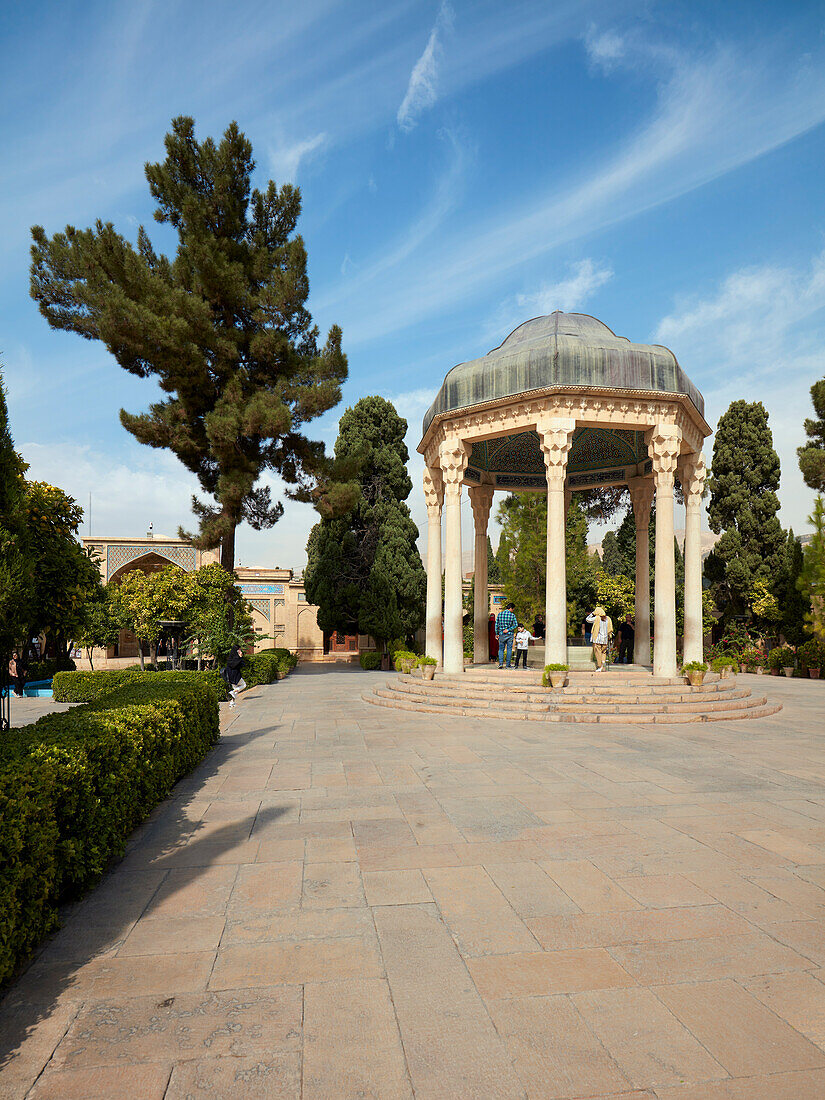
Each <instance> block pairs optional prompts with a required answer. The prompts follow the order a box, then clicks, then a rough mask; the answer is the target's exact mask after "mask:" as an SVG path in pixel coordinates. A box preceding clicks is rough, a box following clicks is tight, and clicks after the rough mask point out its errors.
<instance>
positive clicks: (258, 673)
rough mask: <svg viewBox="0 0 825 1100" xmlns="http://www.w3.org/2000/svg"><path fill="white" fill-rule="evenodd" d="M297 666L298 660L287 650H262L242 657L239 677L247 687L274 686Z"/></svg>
mask: <svg viewBox="0 0 825 1100" xmlns="http://www.w3.org/2000/svg"><path fill="white" fill-rule="evenodd" d="M297 664H298V658H297V657H296V656H295V654H294V653H291V652H290V651H289V650H288V649H262V650H261V652H260V653H252V654H249V655H248V656H246V657H244V662H243V668H242V669H241V676H243V678H244V680H246V684H247V687H257V686H258V685H259V684H274V683H275V681H276V680H282V679H283V678H284V676H286V675H287V673H288V672H291V671H292V669H293V668H295V666H296V665H297Z"/></svg>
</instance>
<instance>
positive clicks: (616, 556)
mask: <svg viewBox="0 0 825 1100" xmlns="http://www.w3.org/2000/svg"><path fill="white" fill-rule="evenodd" d="M602 569H603V570H604V572H605V573H607V575H608V576H609V577H620V576H622V577H633V576H635V569H634V571H633V573H628V572H627V566H626V565H625V560H624V554H623V553H622V551H621V549H620V547H619V542H618V539H617V537H616V532H615V531H607V532H606V534H605V536H604V538H603V539H602Z"/></svg>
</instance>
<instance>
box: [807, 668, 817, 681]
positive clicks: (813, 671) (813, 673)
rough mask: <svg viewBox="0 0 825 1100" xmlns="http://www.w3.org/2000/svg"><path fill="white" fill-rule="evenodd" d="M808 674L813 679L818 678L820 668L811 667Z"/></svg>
mask: <svg viewBox="0 0 825 1100" xmlns="http://www.w3.org/2000/svg"><path fill="white" fill-rule="evenodd" d="M808 675H809V676H810V678H811V679H812V680H818V679H819V669H818V668H809V669H808Z"/></svg>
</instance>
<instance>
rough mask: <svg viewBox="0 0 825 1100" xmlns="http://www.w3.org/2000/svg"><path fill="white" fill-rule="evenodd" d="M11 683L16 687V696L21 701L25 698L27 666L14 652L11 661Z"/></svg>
mask: <svg viewBox="0 0 825 1100" xmlns="http://www.w3.org/2000/svg"><path fill="white" fill-rule="evenodd" d="M9 682H10V683H11V684H12V685H13V686H14V694H15V695H16V696H17V697H18V699H21V698H22V697H23V688H24V687H25V686H26V666H25V664H24V662H23V658H22V657H20V656H19V655H18V653H17V650H15V651H14V653H12V655H11V660H10V661H9Z"/></svg>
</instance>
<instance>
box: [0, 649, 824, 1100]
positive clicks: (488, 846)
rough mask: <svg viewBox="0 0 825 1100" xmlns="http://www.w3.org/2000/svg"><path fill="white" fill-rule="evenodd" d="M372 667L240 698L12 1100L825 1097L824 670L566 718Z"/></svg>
mask: <svg viewBox="0 0 825 1100" xmlns="http://www.w3.org/2000/svg"><path fill="white" fill-rule="evenodd" d="M384 678H386V674H384ZM380 679H381V674H378V673H363V672H361V671H360V670H359V669H352V668H346V667H342V666H335V667H325V668H318V667H314V668H313V667H312V666H309V667H305V668H303V669H299V670H298V671H297V672H296V673H294V674H293V675H292V676H290V677H289V679H287V680H285V681H283V682H281V683H279V684H276V685H272V686H271V687H268V688H258V689H254V690H253V691H251V692H250V693H249V694H248V696H247V697H246V698H244V699H243V701H242V703H241V704H240V705H239V706H238V708H237V709H236V710H235V711H232V712H229V711H226V712H225V714H224V721H225V730H224V735H223V737H222V740H221V743H220V744H219V746H218V747H217V748H216V749H215V751H214V752H213V753H212V754H211V756H210V757H209V759H208V760H207V761H205V762H204V764H203V765H202V766H201V767H199V768H198V769H197V771H196V772H195V773H193V775H192V776H190V777H189V778H187V779H186V780H185V781H184V782H182V783H181V784H180V785H179V786H178V787H177V788H176V790H175V792H174V796H173V797H172V798H171V799H170V800H169V801H167V802H166V803H164V805H163V806H161V807H159V808H158V810H157V811H156V812H155V813H154V815H153V816H152V818H151V819H150V821H148V822H147V823H146V825H145V826H144V827H143V828H142V829H141V830H140V831H139V833H138V834H136V836H135V837H134V839H133V842H132V843H131V845H130V847H129V850H128V851H127V853H126V856H125V858H124V859H123V860H122V862H121V863H120V864H119V865H118V866H117V867H116V868H114V869H113V870H112V871H111V872H110V873H109V874H108V875H107V876H106V878H105V879H104V881H103V882H102V883H101V884H100V886H99V887H98V888H97V889H96V890H94V891H93V892H91V893H90V894H89V895H88V897H86V898H85V899H84V900H83V901H82V902H80V903H79V904H78V905H76V906H75V907H74V908H73V909H72V910H71V911H70V912H68V913H67V914H66V915H65V923H64V927H63V928H62V930H61V931H60V932H59V933H58V934H57V935H56V936H55V937H54V939H53V940H52V941H51V942H50V943H49V944H48V945H47V946H46V947H45V949H44V950H43V951H42V952H41V953H40V955H39V957H38V958H37V959H36V961H35V962H34V964H33V965H32V966H31V967H30V968H29V970H28V971H27V972H26V973H25V974H23V975H22V977H21V978H20V979H19V980H18V981H17V982H16V983H15V984H14V985H13V986H12V987H11V988H10V989H9V991H8V992H7V995H6V998H5V1000H4V1002H3V1003H2V1005H0V1052H1V1053H2V1055H3V1056H5V1061H0V1064H3V1069H2V1072H0V1096H2V1097H3V1098H14V1100H18V1098H23V1097H31V1098H32V1100H35V1098H36V1100H73V1098H82V1100H126V1098H128V1100H135V1098H139V1100H156V1098H157V1100H160V1098H162V1097H165V1098H166V1100H183V1098H210V1100H216V1098H221V1100H236V1098H238V1100H240V1098H243V1100H263V1098H267V1100H269V1098H290V1100H292V1098H298V1097H301V1098H303V1100H320V1098H330V1100H346V1098H356V1097H357V1098H360V1100H364V1098H370V1097H373V1098H380V1100H395V1098H400V1097H412V1096H416V1097H421V1098H423V1097H426V1098H432V1100H447V1098H457V1100H464V1098H479V1100H487V1098H511V1097H525V1096H527V1097H531V1098H532V1097H536V1098H539V1097H542V1098H544V1097H555V1098H559V1100H561V1098H584V1097H599V1098H606V1097H611V1098H613V1100H631V1098H633V1100H642V1098H658V1100H814V1098H816V1100H821V1098H822V1097H823V1096H825V923H823V917H825V718H824V717H823V716H824V715H825V683H821V684H820V683H815V682H804V683H800V682H793V681H784V680H776V679H768V678H766V679H765V680H764V681H761V682H760V685H759V686H760V689H762V690H765V691H767V693H768V695H769V697H770V698H772V699H779V700H780V701H781V702H782V703H784V706H785V709H784V710H783V711H782V713H781V714H779V715H777V716H776V717H775V718H766V719H762V720H758V721H741V722H727V723H721V724H718V725H717V724H711V725H700V726H697V725H684V726H673V727H668V726H632V725H630V726H628V725H623V726H621V727H617V728H615V729H611V727H610V726H609V725H607V724H605V725H599V726H587V725H577V726H572V725H566V724H563V723H562V724H559V725H554V726H552V727H551V728H549V729H548V728H543V727H537V726H536V724H535V723H526V722H523V723H519V722H517V721H511V720H503V721H501V722H500V723H494V722H491V721H490V720H489V719H488V720H473V719H455V718H449V717H437V716H434V715H415V714H402V713H397V712H392V711H384V710H380V709H377V708H374V707H371V706H369V705H368V704H365V703H362V702H361V701H360V696H361V693H362V692H363V691H364V690H365V687H367V688H368V687H369V686H371V685H372V684H374V683H376V682H378V681H379V680H380Z"/></svg>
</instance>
